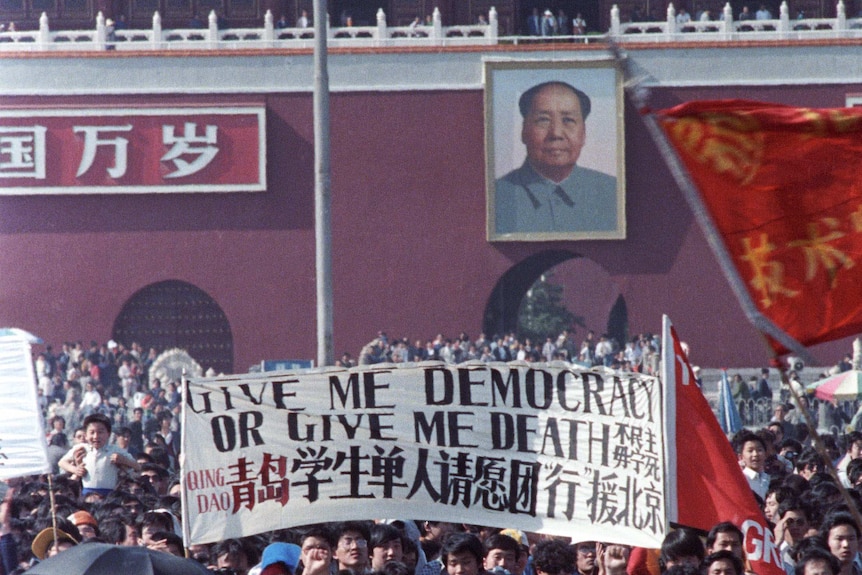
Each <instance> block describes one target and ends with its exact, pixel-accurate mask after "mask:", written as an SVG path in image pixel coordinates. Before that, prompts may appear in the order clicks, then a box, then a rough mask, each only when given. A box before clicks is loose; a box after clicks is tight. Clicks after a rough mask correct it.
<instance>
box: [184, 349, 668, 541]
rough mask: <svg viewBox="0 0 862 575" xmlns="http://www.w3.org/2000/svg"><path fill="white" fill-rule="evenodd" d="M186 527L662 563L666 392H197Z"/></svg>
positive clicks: (515, 381)
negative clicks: (323, 529) (416, 540)
mask: <svg viewBox="0 0 862 575" xmlns="http://www.w3.org/2000/svg"><path fill="white" fill-rule="evenodd" d="M183 419H184V421H183V430H184V433H183V453H185V454H186V455H185V461H184V464H183V473H182V475H183V477H182V480H183V482H184V485H185V487H186V489H185V490H184V497H185V498H186V500H185V501H184V506H183V507H184V510H185V512H186V514H187V516H186V517H185V518H184V521H183V525H184V528H185V529H186V530H187V531H186V537H187V541H190V542H193V543H197V542H210V541H218V540H221V539H225V538H229V537H238V536H241V535H250V534H253V533H260V532H264V531H269V530H273V529H279V528H284V527H290V526H297V525H303V524H309V523H318V522H321V521H338V520H345V519H373V518H382V517H394V518H404V519H411V518H415V519H431V520H435V519H436V520H445V521H457V522H465V523H473V524H481V525H496V526H501V527H507V526H508V527H518V528H521V529H524V530H528V531H538V532H545V533H556V534H564V535H571V536H575V535H576V534H578V533H580V534H582V535H585V536H587V537H588V538H590V539H601V540H604V541H618V542H625V543H630V544H636V545H644V546H652V547H657V546H658V545H660V543H661V540H662V538H663V536H664V534H665V530H666V528H667V521H666V507H665V495H664V487H663V486H664V483H665V481H664V477H665V471H664V469H665V466H664V462H665V457H664V449H665V447H664V439H663V433H662V394H661V389H660V386H659V383H658V380H657V379H656V378H653V377H647V376H643V375H640V374H611V373H609V372H608V373H604V372H602V373H599V372H593V371H581V370H574V369H566V368H560V367H551V366H541V367H538V366H530V367H527V366H525V365H521V366H516V365H514V364H502V363H501V364H491V365H488V364H476V365H469V364H467V365H462V366H458V367H453V366H445V365H443V364H439V365H433V366H432V365H429V366H425V365H423V366H421V367H404V368H385V369H353V370H350V371H348V370H343V369H329V370H323V371H320V370H318V371H317V372H312V373H301V374H297V373H286V372H282V373H275V374H272V373H270V374H265V375H257V374H251V375H243V376H238V377H227V378H224V377H223V378H214V379H195V380H192V381H191V382H190V383H189V384H188V388H187V390H186V402H185V405H184V415H183Z"/></svg>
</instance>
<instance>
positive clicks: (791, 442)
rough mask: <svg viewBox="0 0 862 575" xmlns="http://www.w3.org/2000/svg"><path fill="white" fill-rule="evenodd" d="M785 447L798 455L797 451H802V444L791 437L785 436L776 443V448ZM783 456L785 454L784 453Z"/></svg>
mask: <svg viewBox="0 0 862 575" xmlns="http://www.w3.org/2000/svg"><path fill="white" fill-rule="evenodd" d="M785 448H789V449H790V450H791V451H793V453H795V454H796V455H799V453H800V452H801V451H802V444H801V443H800V442H798V441H796V440H795V439H793V438H791V437H785V438H784V439H782V440H781V443H779V444H778V450H779V451H781V450H782V449H785ZM785 457H787V456H786V455H785ZM794 457H795V456H794ZM791 459H792V458H791Z"/></svg>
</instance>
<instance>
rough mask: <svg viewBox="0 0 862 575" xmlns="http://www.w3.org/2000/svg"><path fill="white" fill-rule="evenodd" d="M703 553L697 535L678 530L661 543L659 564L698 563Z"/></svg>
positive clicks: (669, 534)
mask: <svg viewBox="0 0 862 575" xmlns="http://www.w3.org/2000/svg"><path fill="white" fill-rule="evenodd" d="M752 435H754V434H752ZM705 553H706V550H705V549H704V548H703V542H701V540H700V537H698V536H697V533H696V532H695V531H694V530H692V529H685V528H680V529H677V530H676V531H671V532H670V533H668V534H667V536H666V537H665V538H664V541H662V542H661V556H660V557H659V562H660V564H661V565H662V566H666V565H667V564H668V563H670V562H671V561H676V560H677V559H680V558H681V557H697V561H698V563H699V562H701V561H703V556H704V554H705Z"/></svg>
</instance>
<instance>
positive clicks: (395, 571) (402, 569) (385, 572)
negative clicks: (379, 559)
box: [375, 561, 412, 575]
mask: <svg viewBox="0 0 862 575" xmlns="http://www.w3.org/2000/svg"><path fill="white" fill-rule="evenodd" d="M375 573H379V574H380V575H412V573H411V572H410V569H409V568H408V567H407V565H405V564H404V563H402V562H401V561H387V562H386V563H384V564H383V567H381V568H380V569H379V570H377V571H375Z"/></svg>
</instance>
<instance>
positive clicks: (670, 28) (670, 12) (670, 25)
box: [667, 3, 676, 41]
mask: <svg viewBox="0 0 862 575" xmlns="http://www.w3.org/2000/svg"><path fill="white" fill-rule="evenodd" d="M674 34H676V8H674V7H673V4H672V3H671V4H668V5H667V35H668V40H671V41H672V40H673V35H674Z"/></svg>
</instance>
